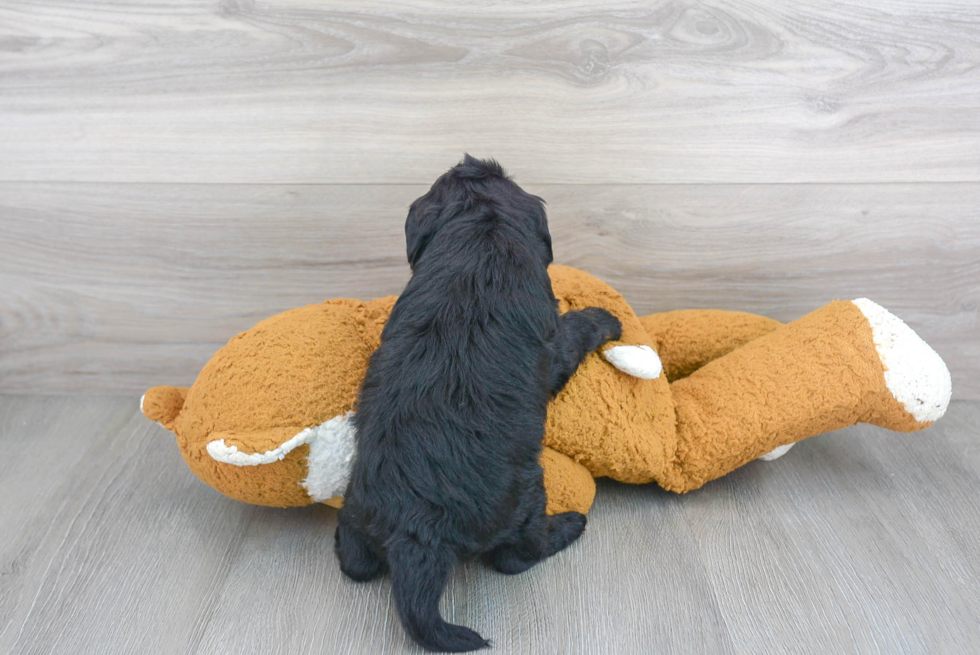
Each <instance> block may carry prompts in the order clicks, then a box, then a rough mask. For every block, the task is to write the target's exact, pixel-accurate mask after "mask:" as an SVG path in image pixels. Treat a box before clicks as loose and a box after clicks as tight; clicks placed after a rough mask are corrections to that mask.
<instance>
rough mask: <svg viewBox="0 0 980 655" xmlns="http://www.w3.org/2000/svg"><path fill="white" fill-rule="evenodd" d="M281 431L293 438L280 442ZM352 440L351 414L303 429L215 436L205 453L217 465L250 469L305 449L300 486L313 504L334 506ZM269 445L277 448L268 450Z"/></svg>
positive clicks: (343, 483) (343, 481)
mask: <svg viewBox="0 0 980 655" xmlns="http://www.w3.org/2000/svg"><path fill="white" fill-rule="evenodd" d="M284 431H285V432H292V436H291V437H289V438H288V439H280V438H279V437H278V433H281V432H284ZM355 440H356V439H355V431H354V413H353V412H348V413H347V414H341V415H340V416H335V417H334V418H332V419H330V420H329V421H325V422H323V423H321V424H320V425H317V426H314V427H312V428H306V429H301V428H278V429H270V430H265V431H260V432H258V433H255V434H232V433H225V432H218V433H215V434H213V435H212V440H211V441H210V442H208V445H207V453H208V455H210V456H211V459H213V460H214V461H216V462H220V463H222V464H231V465H233V466H240V467H249V466H261V465H264V464H273V463H275V462H278V461H281V460H283V459H285V458H286V456H287V455H289V454H290V453H291V452H292V451H294V450H296V448H298V447H299V446H302V445H307V446H309V455H307V457H306V460H305V463H306V469H307V476H306V478H305V479H303V480H301V481H299V485H300V486H301V487H302V488H304V489H306V492H307V494H309V497H310V498H311V499H312V500H313V501H314V502H328V503H329V504H331V505H334V506H336V504H337V500H338V498H337V497H338V496H340V495H341V494H342V493H344V491H345V490H346V488H347V481H348V479H349V478H350V471H351V466H352V462H353V458H354V449H355V446H354V443H355ZM269 441H272V442H276V443H278V445H277V446H275V447H273V448H269V447H268V446H269V445H270V444H269V443H268V442H269ZM236 443H238V444H240V445H241V446H242V447H239V445H236ZM257 444H262V446H261V448H256V447H255V446H256V445H257Z"/></svg>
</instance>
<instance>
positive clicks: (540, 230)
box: [531, 196, 555, 265]
mask: <svg viewBox="0 0 980 655" xmlns="http://www.w3.org/2000/svg"><path fill="white" fill-rule="evenodd" d="M531 198H533V199H534V204H535V207H534V209H535V211H536V214H537V216H536V219H537V220H536V221H535V228H536V231H537V235H538V238H539V239H541V241H543V242H544V246H545V253H546V254H545V257H546V259H545V264H546V265H547V264H551V262H553V261H554V260H555V254H554V252H553V251H552V249H551V232H550V231H549V230H548V214H547V212H545V210H544V200H542V199H541V198H539V197H537V196H531Z"/></svg>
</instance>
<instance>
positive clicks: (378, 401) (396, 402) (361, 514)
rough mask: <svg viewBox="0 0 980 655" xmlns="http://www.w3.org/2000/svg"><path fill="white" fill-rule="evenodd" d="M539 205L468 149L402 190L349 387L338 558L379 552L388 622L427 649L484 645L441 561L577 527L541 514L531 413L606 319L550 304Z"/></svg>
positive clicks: (372, 556) (367, 566) (608, 323)
mask: <svg viewBox="0 0 980 655" xmlns="http://www.w3.org/2000/svg"><path fill="white" fill-rule="evenodd" d="M543 205H544V203H543V202H542V201H541V199H540V198H537V197H535V196H532V195H529V194H527V193H525V192H524V191H523V190H522V189H521V188H520V187H518V186H517V185H516V184H514V182H512V181H511V180H510V179H509V178H507V177H506V175H505V173H504V172H503V170H502V169H501V168H500V166H499V165H498V164H497V163H496V162H494V161H492V160H491V161H480V160H477V159H474V158H472V157H470V156H469V155H466V157H465V159H464V160H463V162H462V163H460V164H459V165H458V166H456V167H455V168H453V169H451V170H450V171H449V172H448V173H446V174H445V175H443V176H442V177H440V178H439V179H438V180H437V181H436V183H435V184H433V185H432V188H431V189H430V190H429V192H428V193H426V194H425V195H424V196H422V197H421V198H419V199H418V200H416V201H415V202H414V203H413V204H412V207H411V209H410V210H409V212H408V220H407V221H406V222H405V234H406V237H407V241H408V261H409V263H410V264H411V267H412V279H411V281H410V282H409V283H408V286H407V287H406V288H405V291H404V293H402V295H401V297H400V298H399V299H398V301H397V302H396V303H395V306H394V308H393V309H392V311H391V316H390V317H389V319H388V323H387V324H386V325H385V327H384V331H383V332H382V334H381V346H380V347H379V348H378V350H377V351H376V352H375V353H374V355H373V356H372V357H371V362H370V364H369V366H368V370H367V375H366V376H365V378H364V384H363V385H362V386H361V391H360V396H359V399H358V402H357V414H356V418H355V425H356V428H357V454H356V457H355V460H354V466H353V472H352V474H351V480H350V484H349V486H348V488H347V493H346V494H345V496H344V508H343V509H342V510H340V518H339V522H340V523H339V527H338V528H337V535H336V544H335V546H336V552H337V557H338V558H339V559H340V567H341V569H342V570H343V572H344V573H346V574H347V575H348V576H350V577H351V578H353V579H354V580H369V579H371V578H373V577H375V576H376V575H378V574H379V573H381V571H382V570H383V569H384V566H385V564H386V563H387V566H388V568H389V569H390V570H391V577H392V588H393V594H394V598H395V605H396V607H397V608H398V614H399V616H400V617H401V620H402V624H403V625H404V626H405V629H406V630H407V631H408V633H409V634H410V635H411V636H412V637H413V638H414V639H415V640H416V641H418V642H419V643H420V644H421V645H422V646H424V647H426V648H428V649H431V650H439V651H469V650H475V649H477V648H481V647H484V646H487V645H488V642H487V641H485V640H484V639H483V638H482V637H481V636H480V635H479V634H477V633H476V632H474V631H473V630H470V629H469V628H465V627H463V626H458V625H452V624H449V623H446V622H445V621H443V619H442V617H441V616H440V615H439V598H440V596H441V595H442V591H443V588H444V587H445V585H446V582H447V581H448V579H449V575H450V572H451V568H452V565H453V563H454V562H456V561H459V560H462V559H466V558H471V557H475V556H477V555H481V554H486V555H487V556H488V559H489V561H490V563H491V564H492V566H493V567H494V568H495V569H497V570H498V571H501V572H503V573H520V572H521V571H524V570H526V569H528V568H530V567H531V566H533V565H534V564H535V563H536V562H538V561H540V560H542V559H544V558H545V557H549V556H551V555H553V554H555V553H557V552H558V551H560V550H561V549H563V548H564V547H565V546H567V545H568V544H570V543H571V542H573V541H574V540H575V539H576V538H578V536H579V535H580V534H582V530H583V529H584V528H585V516H584V515H582V514H579V513H577V512H567V513H565V514H558V515H557V516H550V517H549V516H546V515H545V492H544V483H543V479H542V469H541V466H540V464H539V463H538V456H539V455H540V453H541V440H542V437H543V436H544V423H545V412H546V411H547V406H548V400H549V398H550V397H551V396H552V395H554V394H556V393H557V392H558V391H559V390H561V388H562V387H563V386H564V385H565V383H566V382H567V381H568V378H569V377H570V376H571V375H572V373H574V372H575V369H576V368H577V367H578V365H579V363H580V362H581V361H582V359H583V358H584V357H585V355H586V354H587V353H588V352H589V351H591V350H594V349H596V348H598V347H599V346H600V345H601V344H602V343H603V342H604V341H606V340H607V339H611V338H613V339H616V338H619V336H620V323H619V321H618V320H617V319H616V318H615V317H614V316H612V315H611V314H610V313H609V312H607V311H605V310H603V309H599V308H595V307H590V308H588V309H584V310H581V311H576V312H569V313H567V314H565V315H564V316H561V317H560V318H559V316H558V309H557V301H556V300H555V297H554V295H553V293H552V290H551V280H550V279H549V277H548V271H547V268H548V264H550V263H551V260H552V253H551V235H550V234H549V233H548V222H547V218H546V216H545V212H544V206H543Z"/></svg>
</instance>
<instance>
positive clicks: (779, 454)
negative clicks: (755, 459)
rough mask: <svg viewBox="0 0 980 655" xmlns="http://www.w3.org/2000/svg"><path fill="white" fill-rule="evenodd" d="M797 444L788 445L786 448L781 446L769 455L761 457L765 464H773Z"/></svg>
mask: <svg viewBox="0 0 980 655" xmlns="http://www.w3.org/2000/svg"><path fill="white" fill-rule="evenodd" d="M795 445H796V444H795V443H788V444H786V445H785V446H780V447H779V448H773V449H772V450H770V451H769V452H768V453H766V454H765V455H763V456H762V457H760V458H759V459H761V460H762V461H763V462H771V461H773V460H775V459H779V458H780V457H782V456H783V455H785V454H786V453H788V452H789V449H790V448H792V447H793V446H795Z"/></svg>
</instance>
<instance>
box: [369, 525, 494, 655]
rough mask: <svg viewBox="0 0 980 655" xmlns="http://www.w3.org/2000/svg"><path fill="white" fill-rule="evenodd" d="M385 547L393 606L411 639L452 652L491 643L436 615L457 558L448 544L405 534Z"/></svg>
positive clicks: (430, 647) (427, 647) (433, 648)
mask: <svg viewBox="0 0 980 655" xmlns="http://www.w3.org/2000/svg"><path fill="white" fill-rule="evenodd" d="M387 551H388V567H389V568H390V569H391V586H392V591H393V593H394V596H395V607H396V608H397V609H398V616H399V617H401V620H402V625H404V626H405V631H406V632H408V634H409V635H410V636H411V637H412V639H414V640H415V641H417V642H419V644H421V645H422V646H423V647H424V648H426V649H428V650H434V651H442V652H451V653H463V652H466V651H471V650H476V649H478V648H484V647H486V646H489V645H490V642H488V641H487V640H486V639H484V638H483V637H481V636H480V635H479V634H477V633H476V632H474V631H473V630H470V629H469V628H465V627H463V626H461V625H453V624H451V623H446V622H445V621H443V620H442V616H440V615H439V598H440V597H441V596H442V590H443V588H444V587H445V586H446V583H447V582H448V581H449V574H450V571H451V569H452V565H453V563H454V562H455V561H456V556H455V554H454V553H453V552H452V550H451V549H450V548H448V547H447V546H444V545H438V546H423V545H422V544H420V543H419V542H418V540H416V539H413V538H411V537H405V538H402V539H398V540H397V542H394V543H391V544H389V546H388V548H387Z"/></svg>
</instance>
